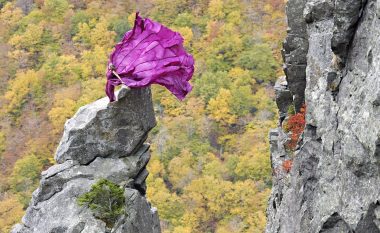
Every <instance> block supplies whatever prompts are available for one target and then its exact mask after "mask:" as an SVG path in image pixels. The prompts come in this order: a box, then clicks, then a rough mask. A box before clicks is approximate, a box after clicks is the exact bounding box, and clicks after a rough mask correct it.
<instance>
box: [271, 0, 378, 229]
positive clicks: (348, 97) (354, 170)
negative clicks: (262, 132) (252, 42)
mask: <svg viewBox="0 0 380 233" xmlns="http://www.w3.org/2000/svg"><path fill="white" fill-rule="evenodd" d="M316 2H317V3H318V4H319V7H320V8H318V12H328V11H329V10H331V5H330V1H329V0H318V1H315V0H308V1H307V3H306V4H305V9H304V13H305V14H306V15H307V14H310V13H308V12H313V9H315V8H313V7H314V6H315V3H316ZM379 2H380V1H379V0H377V1H376V0H368V2H367V3H365V1H360V0H357V1H355V2H354V1H340V0H336V1H335V5H334V8H333V14H324V13H323V14H320V15H323V17H314V16H315V15H317V14H313V13H311V16H312V20H308V24H307V30H306V31H305V32H304V34H302V35H299V36H300V37H304V38H307V43H308V48H307V50H305V51H306V53H305V54H304V55H305V56H306V57H307V66H306V87H305V89H304V91H305V102H306V106H307V114H306V124H307V125H306V128H305V132H304V137H303V140H302V142H301V145H300V148H299V150H298V151H296V152H295V154H294V155H292V156H293V157H294V159H293V167H292V169H291V171H290V173H284V172H282V171H281V164H282V162H283V161H284V159H287V158H288V157H289V156H291V154H289V153H287V152H286V151H285V150H284V142H285V141H286V135H285V134H284V132H283V131H282V129H281V128H278V129H276V130H273V131H271V134H270V144H271V160H272V167H273V170H274V172H273V188H272V194H271V197H270V199H269V202H268V208H267V218H268V221H267V228H266V232H267V233H280V232H281V233H322V232H323V233H327V232H329V233H342V232H344V233H349V232H352V233H354V232H355V233H358V232H359V233H379V232H380V108H379V105H378V104H377V103H378V99H379V96H380V78H379V77H380V70H379V67H380V41H379V38H380V27H379V25H380V21H379V18H378V16H377V11H378V5H379ZM296 3H299V2H295V1H288V8H291V7H292V6H290V5H291V4H296ZM323 6H324V7H326V9H322V7H323ZM294 7H295V8H298V7H299V6H294ZM306 7H309V9H306ZM309 16H310V15H309ZM309 16H308V17H309ZM293 17H300V16H299V15H297V14H292V15H291V14H289V12H288V18H293ZM298 20H299V19H290V20H289V21H292V22H294V21H298ZM349 25H350V26H349ZM345 29H349V30H345ZM290 32H291V31H290ZM334 43H335V44H334ZM332 44H333V45H332ZM303 45H304V43H301V46H303ZM334 54H335V55H334ZM336 56H343V58H344V56H345V58H344V62H345V65H344V66H339V67H337V66H336V64H334V62H336V61H334V59H336V58H335V57H336ZM285 62H287V61H286V60H285ZM337 68H338V69H337ZM334 73H336V75H335V74H334ZM293 75H296V77H287V78H288V80H292V79H296V78H297V77H298V76H297V74H295V73H293ZM288 76H289V74H288ZM291 85H292V84H291V83H289V86H291ZM331 86H336V87H337V88H334V91H332V89H331V88H330V87H331ZM278 171H279V172H278Z"/></svg>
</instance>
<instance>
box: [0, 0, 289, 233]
mask: <svg viewBox="0 0 380 233" xmlns="http://www.w3.org/2000/svg"><path fill="white" fill-rule="evenodd" d="M136 10H138V11H139V12H140V15H141V16H142V17H150V18H151V19H153V20H155V21H158V22H160V23H162V24H165V25H167V26H168V27H170V28H172V29H173V30H176V31H178V32H180V33H181V34H182V36H183V37H184V38H185V47H186V49H187V51H188V52H190V53H191V54H193V56H194V59H195V74H194V77H193V79H192V81H191V83H192V85H193V86H194V88H193V91H192V92H191V93H190V94H189V95H188V96H187V97H186V99H185V100H184V101H182V102H181V101H178V100H177V99H176V98H175V97H174V96H173V95H172V94H171V93H170V92H169V91H167V90H166V89H165V88H162V87H160V86H158V85H154V86H152V92H153V101H154V109H155V113H156V118H157V122H158V124H157V126H156V127H155V128H154V129H153V130H152V131H151V133H150V136H149V139H148V140H149V142H150V143H151V150H152V158H151V160H150V162H149V165H148V170H149V172H150V175H149V177H148V180H147V186H148V190H147V198H148V199H149V201H150V202H152V204H153V205H154V206H156V207H157V209H158V211H159V215H160V220H161V226H162V230H163V232H165V233H169V232H172V233H193V232H194V233H207V232H210V233H211V232H217V233H231V232H249V233H259V232H263V229H264V228H265V224H266V217H265V209H266V205H267V199H268V196H269V194H270V189H271V175H272V174H271V172H272V171H271V167H270V158H269V142H268V132H269V129H270V128H273V127H276V125H277V118H278V116H277V110H276V105H275V102H274V90H273V84H274V82H275V80H276V79H277V77H279V76H281V75H283V73H282V68H281V64H282V62H281V52H280V48H281V42H282V40H283V38H284V34H285V33H286V21H285V16H284V1H283V0H264V1H260V0H170V1H169V0H138V1H137V0H136V1H132V0H123V1H118V0H34V1H33V0H0V61H1V62H0V106H1V110H0V167H1V170H0V171H1V172H0V233H8V232H9V231H10V229H11V227H12V226H13V225H14V224H15V223H17V222H19V221H20V220H21V217H22V216H23V215H24V211H25V209H26V207H27V206H28V203H29V201H30V198H31V194H32V192H33V191H34V190H35V189H36V187H37V186H38V184H39V178H40V173H41V171H43V170H45V169H47V168H48V167H50V166H51V165H53V164H54V163H55V161H54V158H53V157H54V153H55V149H56V147H57V145H58V142H59V140H60V138H61V136H62V132H63V125H64V123H65V121H66V120H67V119H68V118H70V117H71V116H73V114H74V113H75V112H76V111H77V110H78V108H79V107H80V106H83V105H85V104H88V103H90V102H92V101H94V100H97V99H99V98H101V97H104V96H105V92H104V86H105V83H106V77H105V71H106V68H107V67H106V66H107V60H108V56H109V54H110V52H111V51H112V49H113V46H114V45H115V43H117V42H118V41H119V40H120V38H121V37H122V36H123V34H124V33H125V32H126V31H128V30H129V29H131V27H132V26H133V21H134V16H135V12H136Z"/></svg>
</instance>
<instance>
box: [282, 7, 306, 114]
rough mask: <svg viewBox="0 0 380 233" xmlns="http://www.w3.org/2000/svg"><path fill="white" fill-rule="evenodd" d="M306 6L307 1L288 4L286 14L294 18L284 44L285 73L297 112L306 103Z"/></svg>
mask: <svg viewBox="0 0 380 233" xmlns="http://www.w3.org/2000/svg"><path fill="white" fill-rule="evenodd" d="M305 4H306V0H289V1H288V2H287V5H286V13H287V14H288V15H292V16H293V17H288V26H289V29H288V35H287V37H286V39H285V41H284V44H283V47H284V49H283V58H284V62H285V64H284V72H285V75H286V80H287V82H288V88H289V90H290V91H291V93H292V95H293V99H294V105H295V107H296V110H297V111H298V110H299V109H300V108H301V106H302V103H303V102H304V98H305V94H304V92H305V86H306V61H307V60H306V54H307V50H308V41H307V38H306V37H305V34H306V22H305V21H304V19H303V10H304V8H305Z"/></svg>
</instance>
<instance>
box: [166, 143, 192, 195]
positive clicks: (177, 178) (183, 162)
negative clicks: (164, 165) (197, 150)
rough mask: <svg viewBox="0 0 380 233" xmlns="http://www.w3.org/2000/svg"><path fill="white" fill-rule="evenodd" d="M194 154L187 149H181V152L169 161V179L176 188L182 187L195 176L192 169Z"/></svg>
mask: <svg viewBox="0 0 380 233" xmlns="http://www.w3.org/2000/svg"><path fill="white" fill-rule="evenodd" d="M193 164H194V156H193V154H192V153H191V152H190V151H188V150H185V149H184V150H182V152H181V154H180V155H179V156H177V157H175V158H174V159H172V160H171V161H170V163H169V167H168V168H169V180H170V182H171V183H172V184H173V187H174V188H176V189H182V188H184V187H185V186H186V185H187V184H189V183H190V182H191V181H192V180H193V179H194V178H195V177H196V176H197V174H196V171H194V170H193V168H192V166H193Z"/></svg>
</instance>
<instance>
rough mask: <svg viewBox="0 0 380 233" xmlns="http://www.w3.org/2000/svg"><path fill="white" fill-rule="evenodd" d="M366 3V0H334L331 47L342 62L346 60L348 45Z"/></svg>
mask: <svg viewBox="0 0 380 233" xmlns="http://www.w3.org/2000/svg"><path fill="white" fill-rule="evenodd" d="M366 3H367V0H335V8H334V32H333V37H332V39H331V49H332V50H333V52H334V53H335V54H336V55H337V56H338V57H339V59H340V60H341V62H342V63H343V64H344V63H345V62H346V57H347V53H348V46H349V44H350V42H351V40H352V37H353V35H354V33H355V30H356V24H357V23H358V21H359V19H360V17H361V16H362V12H363V7H364V6H365V4H366Z"/></svg>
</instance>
